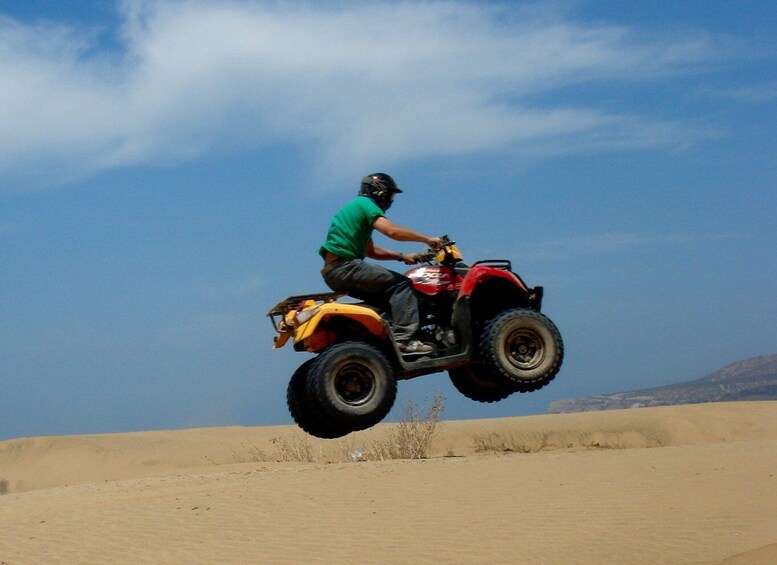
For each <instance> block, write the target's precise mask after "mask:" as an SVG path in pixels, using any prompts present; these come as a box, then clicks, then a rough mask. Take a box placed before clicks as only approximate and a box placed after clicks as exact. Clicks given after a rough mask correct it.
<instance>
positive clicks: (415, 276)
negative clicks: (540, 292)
mask: <svg viewBox="0 0 777 565" xmlns="http://www.w3.org/2000/svg"><path fill="white" fill-rule="evenodd" d="M407 276H408V277H410V280H412V281H413V287H414V288H415V289H416V290H417V291H418V292H422V293H424V294H428V295H432V296H433V295H435V294H439V293H440V292H447V291H451V290H453V291H458V292H459V298H461V297H464V296H470V295H471V294H472V292H473V291H474V290H475V288H476V287H477V286H478V285H479V284H480V283H482V282H483V281H485V280H488V279H493V278H498V279H505V280H506V281H509V282H511V283H512V284H514V285H515V286H517V287H518V288H520V289H521V290H523V291H524V292H525V293H527V294H528V293H529V289H527V288H526V286H525V285H524V284H523V283H522V282H521V279H519V278H518V277H516V276H515V275H514V274H513V273H511V272H510V271H507V270H505V269H498V268H496V267H489V266H488V265H475V266H474V267H472V269H470V271H469V272H468V273H467V276H466V277H462V276H461V275H459V274H458V273H456V272H455V271H453V269H450V268H448V267H441V266H437V265H424V266H422V267H416V268H415V269H412V270H410V271H408V272H407Z"/></svg>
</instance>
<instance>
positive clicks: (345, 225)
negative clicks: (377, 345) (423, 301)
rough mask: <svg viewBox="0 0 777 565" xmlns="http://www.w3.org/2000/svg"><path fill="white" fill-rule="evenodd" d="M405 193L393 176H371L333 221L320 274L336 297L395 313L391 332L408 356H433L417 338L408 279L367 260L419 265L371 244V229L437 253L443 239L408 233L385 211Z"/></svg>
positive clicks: (415, 303) (411, 257)
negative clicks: (340, 295) (348, 297)
mask: <svg viewBox="0 0 777 565" xmlns="http://www.w3.org/2000/svg"><path fill="white" fill-rule="evenodd" d="M400 192H402V190H400V188H399V187H398V186H397V184H396V183H395V182H394V179H392V178H391V177H390V176H389V175H387V174H385V173H373V174H371V175H367V176H366V177H364V178H363V179H362V182H361V189H360V190H359V195H358V196H357V197H356V199H355V200H353V201H351V202H350V203H348V204H346V205H345V206H344V207H343V208H342V209H341V210H340V211H339V212H338V213H337V214H336V215H335V217H334V219H333V220H332V225H331V226H330V227H329V232H328V233H327V236H326V241H325V242H324V245H322V246H321V248H320V249H319V253H320V254H321V256H322V257H323V258H324V268H323V269H322V270H321V274H322V275H323V277H324V282H326V284H327V286H329V288H331V289H332V290H333V291H335V292H347V293H348V294H349V295H351V296H353V297H355V298H358V299H360V300H364V301H365V302H368V303H370V304H375V305H376V306H381V307H385V306H388V309H389V310H390V312H391V318H392V324H391V329H392V332H393V333H394V339H395V340H396V341H397V343H398V346H399V349H400V351H402V353H403V354H404V355H421V354H425V353H430V352H431V351H432V347H431V346H429V345H427V344H425V343H422V342H420V341H419V340H418V339H416V337H415V333H416V332H417V331H418V326H419V316H418V299H417V298H416V296H415V293H414V291H413V285H412V283H411V281H410V279H409V278H407V277H406V276H404V275H401V274H399V273H395V272H394V271H390V270H388V269H386V268H384V267H381V266H380V265H376V264H374V263H368V262H366V261H364V258H365V257H369V258H370V259H378V260H392V259H393V260H398V261H403V262H404V263H406V264H408V265H412V264H413V263H415V262H416V259H417V258H416V254H415V253H411V254H409V255H405V254H403V253H399V252H396V251H389V250H388V249H383V248H382V247H378V246H377V245H375V244H374V243H373V242H372V232H373V230H378V231H379V232H380V233H382V234H383V235H385V236H386V237H389V238H390V239H393V240H395V241H415V242H418V243H423V244H425V245H428V246H430V247H432V248H433V249H437V248H439V247H440V246H441V245H442V242H441V240H440V238H439V237H427V236H425V235H422V234H420V233H418V232H416V231H413V230H411V229H409V228H405V227H402V226H398V225H396V224H393V223H391V222H390V221H389V219H388V218H386V216H385V213H386V210H388V209H389V207H390V206H391V203H392V202H393V201H394V196H395V195H396V194H398V193H400Z"/></svg>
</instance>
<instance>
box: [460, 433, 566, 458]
mask: <svg viewBox="0 0 777 565" xmlns="http://www.w3.org/2000/svg"><path fill="white" fill-rule="evenodd" d="M551 445H552V443H551V438H550V435H549V434H547V433H542V434H537V435H535V437H515V436H514V435H513V434H510V435H508V436H503V435H502V434H499V433H496V432H491V433H490V434H479V435H476V436H475V451H480V452H489V453H537V452H538V451H542V450H543V449H547V448H548V447H550V446H551Z"/></svg>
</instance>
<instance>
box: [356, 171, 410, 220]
mask: <svg viewBox="0 0 777 565" xmlns="http://www.w3.org/2000/svg"><path fill="white" fill-rule="evenodd" d="M397 192H402V189H401V188H399V187H398V186H397V183H396V182H394V179H392V178H391V177H390V176H389V175H387V174H386V173H372V174H371V175H367V176H366V177H364V178H363V179H362V184H361V189H360V190H359V194H360V195H361V196H369V197H370V198H372V199H373V200H374V201H375V202H376V203H377V204H378V206H380V207H381V209H382V210H383V211H384V212H385V211H386V210H388V209H389V207H390V206H391V202H392V201H393V200H394V194H396V193H397Z"/></svg>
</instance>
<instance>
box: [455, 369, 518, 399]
mask: <svg viewBox="0 0 777 565" xmlns="http://www.w3.org/2000/svg"><path fill="white" fill-rule="evenodd" d="M448 375H450V378H451V382H452V383H453V386H454V387H455V388H456V390H458V391H459V392H460V393H461V394H463V395H464V396H466V397H467V398H469V399H470V400H475V401H476V402H499V401H500V400H504V399H505V398H507V397H508V396H510V395H511V394H512V393H514V392H516V391H517V388H516V385H515V382H514V381H512V380H510V379H508V378H506V377H504V376H503V375H500V374H495V373H494V372H493V371H491V372H489V371H488V370H487V369H486V368H485V367H484V366H483V365H482V364H480V363H473V364H471V365H467V366H465V367H458V368H456V369H450V370H449V371H448Z"/></svg>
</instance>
